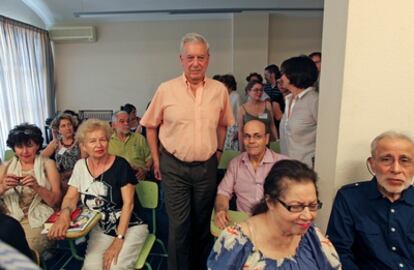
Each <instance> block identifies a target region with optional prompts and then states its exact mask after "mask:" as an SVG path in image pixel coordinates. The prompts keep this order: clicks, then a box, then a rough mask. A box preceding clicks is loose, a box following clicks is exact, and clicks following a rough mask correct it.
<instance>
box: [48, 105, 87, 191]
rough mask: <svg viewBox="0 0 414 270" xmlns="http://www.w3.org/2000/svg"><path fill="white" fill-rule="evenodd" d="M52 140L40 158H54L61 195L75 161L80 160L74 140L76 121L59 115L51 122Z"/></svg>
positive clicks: (66, 185)
mask: <svg viewBox="0 0 414 270" xmlns="http://www.w3.org/2000/svg"><path fill="white" fill-rule="evenodd" d="M51 126H52V129H53V134H56V136H54V139H53V140H52V141H51V142H50V143H49V144H48V146H47V147H46V148H45V149H44V150H43V151H42V156H44V157H51V156H52V155H54V156H55V160H56V166H57V169H58V171H59V174H60V181H61V187H62V193H63V194H65V193H66V190H67V189H68V180H69V178H70V176H71V175H72V170H73V167H74V166H75V163H76V161H78V160H79V159H80V158H81V150H80V148H79V144H78V143H77V141H76V140H75V129H76V126H77V120H76V119H75V118H74V117H73V116H72V115H70V114H65V113H63V114H59V115H57V116H56V117H55V119H53V121H52V124H51Z"/></svg>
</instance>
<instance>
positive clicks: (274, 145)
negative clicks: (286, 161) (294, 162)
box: [269, 141, 280, 153]
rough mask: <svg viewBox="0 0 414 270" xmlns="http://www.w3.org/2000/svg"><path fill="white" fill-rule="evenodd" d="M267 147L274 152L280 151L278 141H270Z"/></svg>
mask: <svg viewBox="0 0 414 270" xmlns="http://www.w3.org/2000/svg"><path fill="white" fill-rule="evenodd" d="M269 148H270V149H271V150H272V151H273V152H276V153H280V142H279V141H276V142H270V146H269Z"/></svg>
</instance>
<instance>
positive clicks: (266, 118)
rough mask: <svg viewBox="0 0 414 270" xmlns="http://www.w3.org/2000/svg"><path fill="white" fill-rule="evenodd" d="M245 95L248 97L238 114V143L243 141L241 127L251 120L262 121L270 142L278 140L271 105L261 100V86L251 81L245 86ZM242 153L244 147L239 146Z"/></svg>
mask: <svg viewBox="0 0 414 270" xmlns="http://www.w3.org/2000/svg"><path fill="white" fill-rule="evenodd" d="M245 90H246V95H247V96H248V97H249V98H248V100H247V102H246V103H244V104H243V105H242V106H241V107H240V109H239V112H238V116H237V119H238V121H239V124H238V125H239V131H238V132H239V141H240V142H241V141H243V126H244V124H245V123H247V122H248V121H250V120H252V119H257V120H260V121H262V122H263V123H264V124H265V125H266V133H269V134H270V140H271V141H274V140H276V139H277V138H278V136H277V131H276V126H275V122H274V121H273V113H272V105H271V104H270V102H267V101H263V100H262V99H261V97H262V94H263V84H262V83H261V82H258V81H251V82H249V83H248V84H247V86H246V89H245ZM240 148H241V150H242V151H244V146H243V145H241V147H240Z"/></svg>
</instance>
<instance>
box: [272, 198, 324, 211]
mask: <svg viewBox="0 0 414 270" xmlns="http://www.w3.org/2000/svg"><path fill="white" fill-rule="evenodd" d="M276 200H277V201H278V202H280V204H281V205H283V207H285V208H286V209H287V210H288V211H289V212H291V213H300V212H302V211H303V210H305V207H307V208H308V209H309V211H311V212H316V211H318V210H319V209H321V208H322V202H320V201H318V202H317V203H311V204H308V205H305V204H293V205H288V204H286V203H285V202H284V201H282V200H280V199H279V198H277V199H276Z"/></svg>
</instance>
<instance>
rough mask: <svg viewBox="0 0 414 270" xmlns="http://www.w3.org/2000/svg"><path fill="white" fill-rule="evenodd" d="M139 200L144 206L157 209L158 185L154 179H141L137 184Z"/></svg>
mask: <svg viewBox="0 0 414 270" xmlns="http://www.w3.org/2000/svg"><path fill="white" fill-rule="evenodd" d="M136 190H137V195H138V200H139V202H140V203H141V205H142V207H144V208H150V209H155V208H157V206H158V185H157V183H155V182H152V181H146V180H145V181H139V182H138V185H137V186H136Z"/></svg>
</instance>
